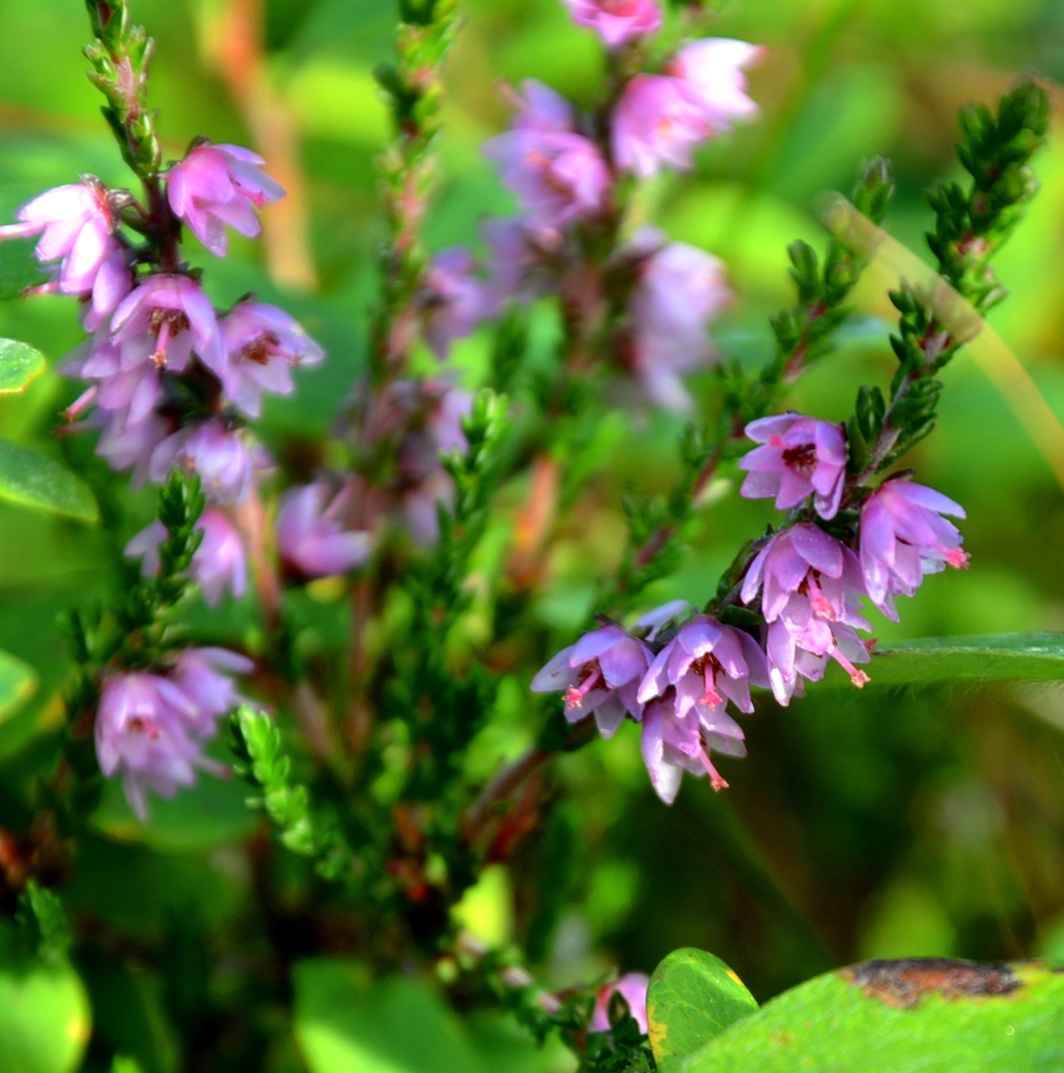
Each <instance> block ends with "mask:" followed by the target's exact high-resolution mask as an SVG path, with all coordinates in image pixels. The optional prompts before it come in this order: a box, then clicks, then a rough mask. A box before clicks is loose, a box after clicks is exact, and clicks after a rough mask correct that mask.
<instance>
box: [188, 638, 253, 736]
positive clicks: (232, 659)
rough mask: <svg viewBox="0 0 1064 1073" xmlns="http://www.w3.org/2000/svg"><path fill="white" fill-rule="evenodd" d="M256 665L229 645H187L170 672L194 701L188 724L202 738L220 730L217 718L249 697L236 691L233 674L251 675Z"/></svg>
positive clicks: (191, 700)
mask: <svg viewBox="0 0 1064 1073" xmlns="http://www.w3.org/2000/svg"><path fill="white" fill-rule="evenodd" d="M254 669H255V664H254V662H253V661H252V660H250V659H248V657H247V656H241V655H238V654H237V653H236V652H230V651H229V650H228V649H226V648H185V649H182V650H181V652H180V653H179V654H178V657H177V659H176V660H174V665H173V668H172V670H171V672H170V674H171V678H172V681H173V683H174V685H176V686H177V687H178V689H180V690H181V692H182V693H184V694H185V696H186V697H187V698H188V699H189V701H190V702H191V704H192V714H191V715H190V716H189V717H188V725H189V726H190V727H191V729H192V730H193V731H194V732H195V734H196V735H197V736H198V737H199V738H200V739H201V740H203V741H206V740H208V739H210V738H213V737H214V735H215V734H216V733H217V731H218V720H219V719H221V718H222V717H223V716H225V715H228V714H229V713H230V712H231V711H232V710H233V709H234V708H235V707H236V706H237V705H238V704H242V703H244V702H245V700H246V698H245V697H242V696H241V695H240V693H238V692H237V688H236V685H235V683H234V682H233V679H232V676H233V675H238V674H240V675H248V674H250V673H251V672H252V671H253V670H254Z"/></svg>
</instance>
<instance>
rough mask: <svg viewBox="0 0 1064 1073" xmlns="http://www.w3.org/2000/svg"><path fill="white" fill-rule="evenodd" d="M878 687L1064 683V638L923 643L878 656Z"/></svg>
mask: <svg viewBox="0 0 1064 1073" xmlns="http://www.w3.org/2000/svg"><path fill="white" fill-rule="evenodd" d="M866 669H867V671H868V674H869V675H870V677H871V679H872V682H873V683H874V684H876V685H903V684H907V683H921V682H947V681H986V682H992V681H999V680H1005V679H1030V680H1040V681H1056V680H1059V679H1064V633H1003V634H996V635H992V636H973V637H922V638H920V639H918V640H915V641H901V642H898V643H896V644H893V645H891V646H890V647H889V648H883V649H881V650H880V651H878V652H877V653H876V654H875V657H874V658H873V660H872V663H871V665H870V666H869V667H867V668H866Z"/></svg>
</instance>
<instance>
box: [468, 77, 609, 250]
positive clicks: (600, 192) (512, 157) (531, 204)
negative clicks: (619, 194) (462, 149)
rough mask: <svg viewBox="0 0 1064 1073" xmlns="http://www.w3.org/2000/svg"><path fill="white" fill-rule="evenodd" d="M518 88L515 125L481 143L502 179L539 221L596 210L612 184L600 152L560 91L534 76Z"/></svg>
mask: <svg viewBox="0 0 1064 1073" xmlns="http://www.w3.org/2000/svg"><path fill="white" fill-rule="evenodd" d="M522 88H523V90H524V97H523V98H520V99H519V100H520V111H519V113H518V116H517V117H516V118H515V121H514V126H513V128H512V129H511V130H508V131H506V132H505V133H504V134H499V135H497V136H496V137H494V138H492V139H490V140H489V141H487V142H486V143H485V144H484V147H483V151H484V153H485V155H486V156H488V157H490V158H491V159H492V160H495V161H496V162H497V163H498V165H499V176H500V178H501V179H502V182H503V184H504V185H505V186H506V187H508V188H509V189H510V190H512V191H513V192H514V194H516V195H517V198H518V201H519V202H520V203H521V206H522V207H523V208H524V209H525V210H526V211H527V212H528V214H529V216H530V218H531V220H532V222H533V223H534V224H536V225H537V226H541V227H547V228H554V229H558V228H561V227H564V226H565V225H566V224H568V223H570V222H571V221H572V220H575V219H577V218H579V217H586V216H593V215H596V214H598V213H600V212H601V211H602V210H603V208H604V207H605V205H606V202H607V198H608V194H609V190H610V184H611V176H610V170H609V166H608V165H607V163H606V161H605V159H604V158H603V156H602V153H601V152H600V151H599V149H598V147H597V146H596V145H595V143H594V142H592V141H591V140H589V139H588V138H585V137H584V136H583V135H581V134H577V133H576V132H575V131H574V130H573V129H572V109H571V107H570V105H569V103H568V101H566V100H565V98H564V97H561V96H559V95H558V94H556V93H554V91H553V90H551V89H548V87H546V86H544V85H542V84H541V83H538V82H535V81H533V80H529V81H527V82H525V84H524V86H523V87H522Z"/></svg>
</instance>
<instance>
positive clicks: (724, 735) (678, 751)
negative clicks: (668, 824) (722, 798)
mask: <svg viewBox="0 0 1064 1073" xmlns="http://www.w3.org/2000/svg"><path fill="white" fill-rule="evenodd" d="M642 722H643V731H642V735H641V738H640V745H641V747H642V751H643V762H644V763H645V764H646V768H647V774H649V776H650V784H651V785H652V786H653V787H654V792H655V793H656V794H657V795H658V797H660V798H661V800H662V801H664V802H665V804H666V805H671V804H672V803H673V801H675V800H676V794H677V793H678V792H679V789H680V781H681V779H682V778H683V773H684V772H685V771H688V772H690V773H691V774H692V775H694V776H696V777H698V776H701V775H708V776H709V779H710V783H711V785H712V786H713V789H714V790H724V789H726V788H727V786H728V783H727V782H726V781H725V779H724V777H723V776H722V775H721V773H720V772H719V771H718V770H717V769H716V767H714V765H713V762H712V761H711V760H710V754H711V753H713V752H718V753H723V754H725V755H726V756H737V757H742V756H746V746H745V745H744V744H743V732H742V728H741V727H740V726H739V724H738V723H736V722H735V720H734V719H732V717H731V716H730V715H728V713H727V712H726V711H725V710H724V708H723V706H721V707H719V708H714V709H709V708H708V707H705V708H704V710H702V711H699V712H696V711H695V710H694V708H693V707H692V708H689V709H688V710H687V711H686V713H685V714H684V715H680V714H679V710H678V708H677V704H676V694H675V692H674V690H672V689H669V690H668V691H667V692H666V693H665V694H664V695H663V696H661V697H655V698H654V699H653V700H650V701H648V702H647V704H646V706H645V707H644V708H643V716H642Z"/></svg>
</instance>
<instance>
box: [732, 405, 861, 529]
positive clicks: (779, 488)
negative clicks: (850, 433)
mask: <svg viewBox="0 0 1064 1073" xmlns="http://www.w3.org/2000/svg"><path fill="white" fill-rule="evenodd" d="M746 435H747V437H749V438H750V439H751V440H753V441H754V442H755V443H760V444H764V446H763V447H755V448H754V449H753V450H752V451H749V452H748V453H747V454H746V455H744V456H743V457H742V459H740V461H739V468H740V469H745V470H749V471H750V472H749V474H748V475H747V477H746V480H745V481H743V486H742V489H741V490H740V491H741V494H742V495H744V496H746V498H747V499H764V498H769V497H772V496H775V497H776V509H777V510H790V509H791V507H795V506H797V505H798V504H799V503H801V501H802V500H803V499H805V498H806V497H807V496H810V495H812V496H815V499H814V500H813V503H814V506H815V507H816V511H817V513H818V514H819V515H820V517H821V518H825V519H828V520H830V519H831V518H834V517H835V515H836V514H837V513H838V509H839V502H840V500H841V499H842V493H843V489H844V487H845V481H846V436H845V433H844V432H843V428H842V426H841V425H835V424H832V423H831V422H828V421H818V420H816V419H815V418H812V417H803V416H802V415H801V414H781V415H779V416H777V417H763V418H761V419H760V420H759V421H752V422H751V423H750V424H749V425H747V426H746Z"/></svg>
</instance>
